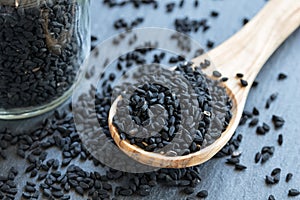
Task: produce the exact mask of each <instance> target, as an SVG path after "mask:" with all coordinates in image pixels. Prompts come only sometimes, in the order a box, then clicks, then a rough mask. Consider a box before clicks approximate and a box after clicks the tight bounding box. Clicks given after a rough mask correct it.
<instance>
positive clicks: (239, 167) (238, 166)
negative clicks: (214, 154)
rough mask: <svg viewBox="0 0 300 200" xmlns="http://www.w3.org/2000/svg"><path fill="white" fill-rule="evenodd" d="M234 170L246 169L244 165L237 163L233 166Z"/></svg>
mask: <svg viewBox="0 0 300 200" xmlns="http://www.w3.org/2000/svg"><path fill="white" fill-rule="evenodd" d="M235 169H236V170H238V171H242V170H245V169H247V167H246V166H245V165H242V164H239V163H237V164H235Z"/></svg>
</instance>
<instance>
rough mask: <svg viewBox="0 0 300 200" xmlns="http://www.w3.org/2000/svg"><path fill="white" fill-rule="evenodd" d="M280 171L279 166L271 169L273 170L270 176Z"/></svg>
mask: <svg viewBox="0 0 300 200" xmlns="http://www.w3.org/2000/svg"><path fill="white" fill-rule="evenodd" d="M280 173H281V169H280V168H275V169H273V171H272V172H271V175H272V176H275V175H276V174H280Z"/></svg>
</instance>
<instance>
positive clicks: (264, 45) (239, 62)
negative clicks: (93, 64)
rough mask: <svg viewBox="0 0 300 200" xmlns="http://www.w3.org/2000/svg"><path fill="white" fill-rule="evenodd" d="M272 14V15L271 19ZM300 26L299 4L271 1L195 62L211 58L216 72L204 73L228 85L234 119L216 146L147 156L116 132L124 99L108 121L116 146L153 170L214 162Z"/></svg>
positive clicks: (290, 0) (198, 62)
mask: <svg viewBox="0 0 300 200" xmlns="http://www.w3.org/2000/svg"><path fill="white" fill-rule="evenodd" d="M270 13H272V15H271V16H270ZM299 25H300V1H295V0H272V1H269V2H268V3H267V5H266V6H265V7H264V8H263V9H262V10H261V11H260V12H259V13H258V14H257V15H256V16H255V17H254V18H253V20H251V21H250V22H249V23H248V24H247V25H246V26H245V27H243V28H242V29H241V30H240V31H239V32H238V33H236V34H235V35H234V36H232V37H231V38H230V39H228V40H227V41H225V42H224V43H223V44H221V45H220V46H218V47H216V48H215V49H213V50H211V51H210V52H208V53H207V55H204V56H200V57H197V58H194V59H193V60H192V62H193V63H194V66H198V65H199V64H200V63H201V62H203V60H204V58H207V57H209V58H210V59H211V63H213V64H214V65H215V67H214V68H210V67H208V68H205V69H203V70H202V71H203V72H204V73H205V74H207V75H208V76H210V75H211V74H212V72H213V70H218V71H219V72H221V73H222V76H223V77H227V78H228V81H226V82H224V83H222V84H223V85H224V87H225V88H226V90H227V94H228V95H229V97H230V98H231V100H232V103H233V107H232V118H231V121H230V123H229V125H228V127H227V128H226V130H225V131H224V132H223V133H222V134H221V136H220V138H218V139H217V140H216V141H215V142H214V143H213V144H211V145H209V146H207V147H205V148H203V149H200V150H199V151H197V152H194V153H190V154H188V155H184V156H176V157H169V156H166V155H162V154H159V153H153V152H148V151H145V150H143V149H141V148H140V147H138V146H135V145H131V144H130V143H129V141H127V140H122V139H121V138H120V135H119V133H118V130H117V128H116V127H115V126H114V125H113V117H114V116H115V114H116V112H117V105H118V102H119V101H120V100H121V96H119V97H117V98H116V100H115V101H114V102H113V104H112V106H111V109H110V112H109V117H108V123H109V130H110V133H111V136H112V138H113V139H114V141H115V143H116V144H117V146H118V147H119V148H120V149H121V150H122V151H123V152H124V153H126V154H127V155H128V156H130V157H131V158H133V159H135V160H136V161H138V162H140V163H143V164H146V165H150V166H153V167H163V168H184V167H190V166H195V165H199V164H201V163H204V162H206V161H207V160H209V159H210V158H212V157H213V156H214V155H215V154H216V153H217V152H219V151H220V150H221V149H222V147H223V146H224V145H226V143H227V142H228V141H229V140H230V138H231V137H232V135H233V134H234V132H235V130H236V128H237V126H238V124H239V121H240V118H241V116H242V113H243V109H244V106H245V103H246V100H247V96H248V93H249V91H250V86H251V85H252V83H253V81H254V80H255V77H256V76H257V74H258V73H259V71H260V69H261V68H262V67H263V65H264V63H265V62H266V61H267V60H268V58H269V57H270V56H271V55H272V53H273V52H274V51H275V50H276V49H277V48H278V47H279V46H280V44H282V42H283V41H284V40H285V39H286V38H287V37H288V36H289V35H290V34H291V33H292V32H294V31H295V30H296V29H297V28H298V27H299ZM236 73H242V74H243V75H244V77H243V79H244V80H246V81H247V82H248V86H247V87H242V86H241V82H240V79H239V78H236Z"/></svg>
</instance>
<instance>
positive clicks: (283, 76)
mask: <svg viewBox="0 0 300 200" xmlns="http://www.w3.org/2000/svg"><path fill="white" fill-rule="evenodd" d="M286 78H287V75H286V74H284V73H280V74H278V78H277V79H278V80H284V79H286Z"/></svg>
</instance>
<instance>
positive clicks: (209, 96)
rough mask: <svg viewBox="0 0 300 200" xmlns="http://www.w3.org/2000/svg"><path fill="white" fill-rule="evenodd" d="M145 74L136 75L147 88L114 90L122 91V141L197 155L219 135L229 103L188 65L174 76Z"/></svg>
mask: <svg viewBox="0 0 300 200" xmlns="http://www.w3.org/2000/svg"><path fill="white" fill-rule="evenodd" d="M149 71H151V72H152V74H151V73H143V70H142V69H140V70H139V73H140V74H139V75H137V73H136V74H135V77H136V78H137V77H138V78H137V79H138V82H139V83H145V84H143V85H139V84H137V85H136V84H130V83H125V84H124V83H123V84H122V86H121V88H118V90H119V91H125V92H123V93H122V94H121V95H122V97H123V98H122V100H121V101H120V102H119V104H118V109H117V113H116V115H115V117H114V124H115V125H116V127H117V128H118V131H119V134H120V137H121V139H127V140H129V141H130V143H131V144H135V145H137V146H139V147H140V148H142V149H145V150H146V151H154V152H159V153H161V154H166V155H169V156H177V155H187V154H189V153H193V152H196V151H199V150H200V148H204V147H206V146H208V145H210V144H212V143H213V142H214V141H215V140H216V139H218V138H219V137H220V136H221V133H222V132H223V131H224V130H225V129H226V127H227V126H228V124H229V121H230V119H231V115H232V114H231V107H232V103H231V100H230V98H229V97H228V96H227V94H226V91H225V89H224V88H223V87H222V86H221V85H219V82H218V81H215V80H209V78H207V77H206V76H205V75H204V74H202V73H201V71H200V69H199V68H195V69H193V68H192V63H189V62H187V63H185V64H180V65H179V66H178V67H177V68H176V69H175V71H174V72H171V71H168V70H159V72H158V71H157V72H155V70H149ZM149 74H150V75H149ZM169 82H171V83H172V84H170V85H168V83H169ZM165 146H168V147H166V148H164V149H162V148H163V147H165Z"/></svg>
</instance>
